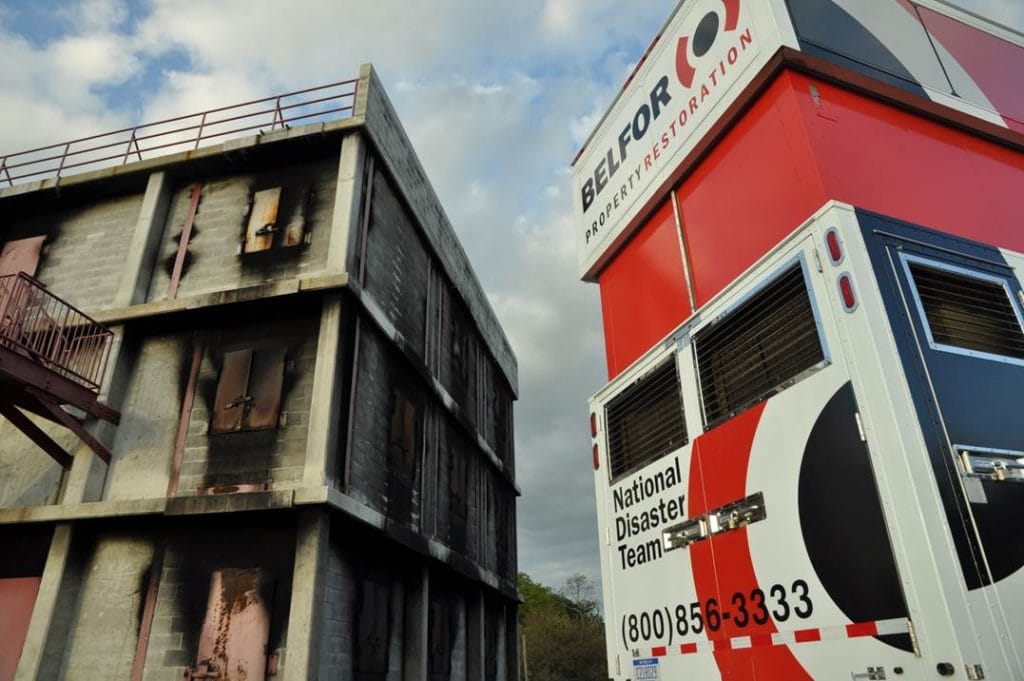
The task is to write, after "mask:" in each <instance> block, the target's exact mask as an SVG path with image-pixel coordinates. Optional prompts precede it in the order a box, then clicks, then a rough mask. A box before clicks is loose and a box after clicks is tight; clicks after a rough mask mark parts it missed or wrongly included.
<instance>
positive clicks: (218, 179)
mask: <svg viewBox="0 0 1024 681" xmlns="http://www.w3.org/2000/svg"><path fill="white" fill-rule="evenodd" d="M0 185H2V188H0V216H2V217H0V249H2V250H0V416H2V418H0V681H12V680H14V679H17V681H29V680H32V681H36V680H39V681H43V680H45V681H54V680H58V679H126V680H127V679H130V680H131V681H141V680H145V681H171V680H176V679H183V678H184V679H217V680H220V681H242V680H243V679H244V680H245V681H260V680H262V679H272V678H282V679H289V680H294V681H298V680H299V679H303V680H305V679H355V680H359V681H370V680H376V679H380V680H382V681H383V680H388V681H398V680H400V679H401V680H405V679H430V680H441V679H460V680H466V681H476V680H477V679H493V680H496V681H497V680H504V679H508V680H511V679H516V678H518V664H517V658H518V655H517V650H518V647H517V638H518V636H517V613H516V610H517V603H518V593H517V591H516V586H515V585H516V543H515V541H516V539H515V538H516V522H515V505H516V499H517V497H518V496H519V490H518V488H517V486H516V482H515V466H514V452H513V430H512V406H513V402H514V400H515V399H516V395H517V389H518V388H517V367H516V359H515V356H514V354H513V352H512V350H511V347H510V345H509V342H508V340H507V338H506V336H505V334H504V332H503V330H502V328H501V326H500V325H499V323H498V321H497V318H496V316H495V314H494V312H493V310H492V308H491V306H490V304H489V303H488V301H487V298H486V296H485V294H484V292H483V290H482V288H481V286H480V284H479V282H478V280H477V278H476V276H475V274H474V273H473V271H472V269H471V267H470V263H469V260H468V258H467V256H466V254H465V252H464V251H463V249H462V247H461V246H460V244H459V242H458V240H457V238H456V235H455V231H454V229H453V228H452V226H451V224H450V223H449V221H448V219H447V217H446V216H445V213H444V210H443V209H442V207H441V204H440V202H439V200H438V198H437V196H436V195H435V193H434V190H433V189H432V188H431V185H430V183H429V181H428V180H427V177H426V174H425V172H424V170H423V168H422V166H421V164H420V162H419V160H418V159H417V157H416V155H415V152H414V151H413V149H412V146H411V144H410V142H409V140H408V138H407V136H406V134H405V132H404V131H403V129H402V126H401V123H400V122H399V119H398V117H397V115H396V113H395V111H394V109H393V107H392V106H391V104H390V103H389V101H388V99H387V95H386V94H385V92H384V90H383V88H382V87H381V85H380V83H379V80H378V79H377V77H376V75H375V73H374V71H373V70H372V68H371V67H369V66H364V67H362V69H361V70H360V74H359V77H358V78H357V79H353V80H350V81H345V82H342V83H334V84H331V85H329V86H323V87H320V88H314V89H312V90H306V91H302V92H298V93H290V94H288V95H282V96H277V97H272V98H269V99H266V100H260V101H255V102H247V103H244V104H240V105H236V106H232V107H225V108H222V109H217V110H211V111H206V112H202V113H200V114H196V115H194V116H184V117H181V118H176V119H171V120H165V121H160V122H159V123H154V124H147V125H144V126H138V127H135V128H131V129H126V130H120V131H116V132H113V133H110V134H107V135H98V136H94V137H90V138H87V139H84V140H76V141H74V142H69V143H61V144H59V145H55V146H52V147H46V148H43V149H36V150H32V151H29V152H21V153H18V154H11V155H8V156H0Z"/></svg>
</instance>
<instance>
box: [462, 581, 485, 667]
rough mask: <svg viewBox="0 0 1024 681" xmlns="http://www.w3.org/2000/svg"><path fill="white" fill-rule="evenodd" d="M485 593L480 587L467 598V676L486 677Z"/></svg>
mask: <svg viewBox="0 0 1024 681" xmlns="http://www.w3.org/2000/svg"><path fill="white" fill-rule="evenodd" d="M485 641H486V638H485V636H484V595H483V592H482V591H480V589H479V588H476V589H474V590H473V592H472V593H470V594H468V596H467V598H466V678H467V679H482V678H484V669H485V667H484V656H485V655H486V654H487V650H486V645H485Z"/></svg>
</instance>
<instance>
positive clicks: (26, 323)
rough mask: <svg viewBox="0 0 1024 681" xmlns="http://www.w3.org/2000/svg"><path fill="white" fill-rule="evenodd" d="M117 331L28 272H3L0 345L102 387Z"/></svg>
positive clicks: (0, 281) (86, 383) (95, 388)
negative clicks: (48, 289)
mask: <svg viewBox="0 0 1024 681" xmlns="http://www.w3.org/2000/svg"><path fill="white" fill-rule="evenodd" d="M113 336H114V334H113V332H112V331H110V330H109V329H107V328H106V327H104V326H102V325H101V324H99V323H98V322H96V321H94V320H93V319H91V318H90V317H89V316H88V315H86V314H85V313H83V312H81V311H80V310H78V309H76V308H75V307H73V306H72V305H69V304H68V303H66V302H64V301H63V300H61V299H60V298H58V297H57V296H55V295H53V294H52V293H50V292H49V291H47V290H46V288H45V287H44V286H43V285H42V284H41V283H39V282H38V281H37V280H36V279H34V278H32V277H30V276H28V275H27V274H25V273H24V272H21V273H18V274H11V275H8V276H5V277H0V346H4V347H7V348H10V349H12V350H14V351H16V352H20V353H21V354H23V355H25V356H27V357H31V358H32V359H33V360H35V361H36V362H37V363H39V364H41V365H42V366H44V367H46V368H47V369H49V370H51V371H53V372H54V373H57V374H59V375H61V376H63V377H64V378H67V379H69V380H71V381H74V382H75V383H78V384H79V385H82V386H85V387H86V388H88V389H90V390H92V391H94V392H99V389H100V384H101V383H102V381H103V374H104V372H105V371H106V368H107V359H108V357H109V355H110V344H111V340H112V339H113Z"/></svg>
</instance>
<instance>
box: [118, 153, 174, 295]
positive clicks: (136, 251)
mask: <svg viewBox="0 0 1024 681" xmlns="http://www.w3.org/2000/svg"><path fill="white" fill-rule="evenodd" d="M173 190H174V183H173V182H172V181H171V179H170V178H169V177H168V176H167V173H166V172H157V173H153V174H151V175H150V176H149V182H148V183H147V184H146V194H145V196H144V197H143V199H142V209H141V210H140V211H139V219H138V221H137V222H136V223H135V231H134V232H132V241H131V244H130V245H129V246H128V254H127V256H126V257H125V266H124V270H123V271H122V274H121V283H120V285H119V286H118V288H117V293H116V294H115V295H114V307H115V308H118V307H128V306H129V305H136V304H138V303H144V302H146V295H147V294H148V292H149V283H150V281H152V279H153V268H154V266H155V265H156V257H157V253H158V252H159V249H160V239H161V237H162V236H163V233H164V227H165V225H166V223H167V211H168V209H169V207H170V205H171V197H172V194H173Z"/></svg>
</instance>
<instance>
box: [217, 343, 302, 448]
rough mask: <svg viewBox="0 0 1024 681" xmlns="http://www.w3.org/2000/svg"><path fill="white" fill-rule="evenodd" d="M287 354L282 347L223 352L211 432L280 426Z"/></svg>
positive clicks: (269, 428) (265, 428)
mask: <svg viewBox="0 0 1024 681" xmlns="http://www.w3.org/2000/svg"><path fill="white" fill-rule="evenodd" d="M286 354H287V350H286V349H285V348H283V347H271V348H263V349H261V350H259V351H258V352H257V351H254V350H252V349H243V350H234V351H231V352H225V353H224V365H223V367H222V368H221V373H220V380H219V381H218V383H217V394H216V397H215V398H214V400H215V403H214V410H213V418H212V419H211V422H210V433H211V434H213V435H217V434H220V433H233V432H237V431H242V430H272V429H274V428H277V427H278V420H279V418H280V415H281V389H282V388H283V386H284V367H285V357H286Z"/></svg>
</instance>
